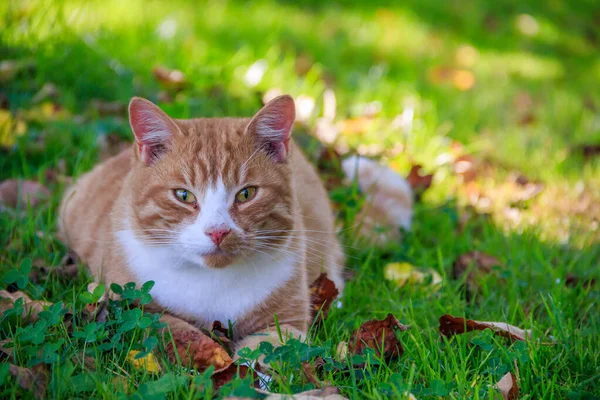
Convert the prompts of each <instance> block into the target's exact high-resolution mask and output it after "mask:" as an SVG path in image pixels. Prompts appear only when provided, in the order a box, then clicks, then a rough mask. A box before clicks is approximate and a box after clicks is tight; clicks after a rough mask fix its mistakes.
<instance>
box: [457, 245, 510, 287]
mask: <svg viewBox="0 0 600 400" xmlns="http://www.w3.org/2000/svg"><path fill="white" fill-rule="evenodd" d="M498 265H502V263H501V262H500V261H499V260H498V259H497V258H496V257H494V256H491V255H489V254H486V253H483V252H481V251H478V250H474V251H470V252H468V253H465V254H462V255H460V256H458V257H457V259H456V261H454V264H453V266H452V276H453V278H454V279H460V278H461V277H462V276H463V275H464V274H465V273H467V272H468V275H467V278H466V284H467V288H468V289H469V290H474V289H475V288H476V286H477V280H478V279H480V278H481V277H482V276H483V275H487V274H489V273H490V272H492V268H493V267H495V266H498Z"/></svg>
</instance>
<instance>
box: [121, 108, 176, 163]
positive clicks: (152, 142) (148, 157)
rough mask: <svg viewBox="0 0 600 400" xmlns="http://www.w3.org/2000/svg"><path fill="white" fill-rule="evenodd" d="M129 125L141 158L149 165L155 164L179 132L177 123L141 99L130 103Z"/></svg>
mask: <svg viewBox="0 0 600 400" xmlns="http://www.w3.org/2000/svg"><path fill="white" fill-rule="evenodd" d="M129 124H130V125H131V129H132V130H133V134H134V135H135V142H136V143H137V145H138V149H139V155H140V158H141V159H142V160H143V161H144V162H145V163H146V164H148V165H150V164H152V163H153V162H155V161H156V160H157V159H158V158H159V157H160V156H161V155H162V154H163V153H164V152H165V151H166V149H167V148H168V147H169V144H170V142H171V140H172V138H173V136H174V135H176V134H177V132H179V128H178V127H177V125H176V124H175V122H174V121H173V120H172V119H171V118H170V117H169V116H168V115H167V114H165V112H164V111H163V110H161V109H160V108H158V106H156V105H155V104H154V103H152V102H151V101H149V100H146V99H143V98H141V97H134V98H132V99H131V101H130V102H129Z"/></svg>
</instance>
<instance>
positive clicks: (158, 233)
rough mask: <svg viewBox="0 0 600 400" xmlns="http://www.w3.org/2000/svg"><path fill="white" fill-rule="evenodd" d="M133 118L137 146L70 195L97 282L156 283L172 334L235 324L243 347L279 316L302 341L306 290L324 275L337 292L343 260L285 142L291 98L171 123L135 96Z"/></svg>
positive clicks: (67, 224)
mask: <svg viewBox="0 0 600 400" xmlns="http://www.w3.org/2000/svg"><path fill="white" fill-rule="evenodd" d="M130 120H131V124H132V128H133V130H134V133H135V135H136V144H135V145H134V146H133V148H132V149H130V150H125V151H123V152H122V153H121V154H119V155H117V156H115V157H113V158H111V159H109V160H107V161H105V162H104V163H102V164H100V165H98V166H97V167H96V168H94V169H93V170H92V171H91V172H89V173H88V174H86V175H84V176H82V177H81V178H80V179H79V181H78V182H77V184H76V185H75V186H74V187H73V188H72V189H70V190H69V191H68V192H67V194H66V195H65V198H64V200H63V204H62V206H61V213H60V228H61V234H62V236H63V237H64V238H65V239H66V241H67V242H68V244H69V246H71V248H72V249H74V250H75V251H76V252H77V253H78V254H79V255H80V257H81V258H82V260H83V261H84V262H85V263H86V264H87V265H88V267H89V268H90V270H91V272H92V274H93V275H94V276H95V277H96V278H97V279H98V280H101V281H104V282H107V283H112V282H115V283H119V284H124V283H127V282H130V281H134V282H137V283H138V284H141V283H144V282H146V281H149V280H152V281H154V282H155V286H154V288H153V289H152V292H151V294H152V296H153V299H154V302H153V306H154V308H155V309H156V310H157V311H164V312H165V320H166V321H167V322H168V323H170V324H171V325H172V328H177V327H180V328H181V327H184V328H188V327H190V326H192V325H193V326H206V325H208V324H210V323H212V322H213V321H215V320H219V321H221V322H223V323H225V324H226V323H227V322H228V321H231V322H232V323H234V334H235V338H236V339H238V340H239V339H243V338H244V337H246V336H247V335H249V334H252V333H255V332H259V331H264V330H266V329H268V328H269V327H272V325H273V320H274V315H276V316H277V319H278V321H279V323H280V324H281V325H282V326H283V327H284V328H286V329H287V328H289V329H288V330H289V332H291V333H293V334H305V333H306V331H307V328H308V324H309V305H310V295H309V284H310V283H311V282H312V281H313V280H314V279H315V278H316V277H317V276H318V275H319V274H320V273H321V272H327V274H328V276H329V277H330V279H332V280H333V281H334V282H335V283H336V285H337V286H339V287H340V289H341V286H342V285H343V280H342V277H341V272H342V271H341V270H342V267H343V254H342V252H341V249H340V245H339V243H338V241H337V238H336V235H335V233H334V230H335V228H334V220H333V214H332V210H331V207H330V204H329V201H328V197H327V193H326V191H325V189H324V187H323V185H322V183H321V181H320V179H319V177H318V175H317V173H316V171H315V170H314V168H313V167H312V166H311V165H310V163H309V162H308V161H307V160H306V158H305V157H304V155H303V154H302V153H301V151H300V150H299V149H298V148H297V147H296V146H295V145H294V143H293V141H291V140H290V138H289V134H290V130H291V127H292V123H293V101H292V100H291V98H290V97H287V96H284V97H280V98H278V99H276V100H274V101H273V102H271V103H270V104H269V105H267V106H265V108H263V110H261V112H260V113H258V114H257V115H256V116H255V117H254V118H253V119H252V120H250V119H243V118H239V119H238V118H222V119H193V120H172V119H170V118H169V117H167V116H166V114H164V113H162V112H161V111H160V110H159V109H158V108H157V107H156V106H154V105H152V104H151V103H150V102H147V101H145V100H141V99H134V100H133V101H132V104H131V106H130ZM182 190H183V191H182ZM191 199H193V201H190V200H191ZM183 321H187V323H186V322H183ZM188 323H189V324H190V325H188ZM252 340H254V342H255V341H256V340H257V339H252ZM252 340H250V342H249V341H248V339H246V340H241V341H240V345H242V346H245V345H252V344H255V343H254V342H253V341H252ZM260 340H264V338H263V339H260Z"/></svg>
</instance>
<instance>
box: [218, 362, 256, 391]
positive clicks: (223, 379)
mask: <svg viewBox="0 0 600 400" xmlns="http://www.w3.org/2000/svg"><path fill="white" fill-rule="evenodd" d="M248 374H251V375H252V377H253V380H254V382H255V385H258V379H256V376H255V375H254V372H253V371H252V370H251V369H250V368H248V367H247V366H245V365H237V364H230V365H229V366H228V367H227V368H225V369H223V370H221V371H218V372H215V373H214V374H213V376H212V377H211V378H212V381H213V385H214V386H215V389H218V388H220V387H221V386H223V385H226V384H227V383H229V382H231V380H232V379H233V378H235V376H236V375H239V377H240V378H242V379H244V378H245V377H246V376H247V375H248Z"/></svg>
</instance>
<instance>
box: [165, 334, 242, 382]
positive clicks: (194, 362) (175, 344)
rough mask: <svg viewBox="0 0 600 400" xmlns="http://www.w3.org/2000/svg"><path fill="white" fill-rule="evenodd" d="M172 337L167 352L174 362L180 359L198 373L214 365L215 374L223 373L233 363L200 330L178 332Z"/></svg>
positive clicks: (223, 350)
mask: <svg viewBox="0 0 600 400" xmlns="http://www.w3.org/2000/svg"><path fill="white" fill-rule="evenodd" d="M171 336H172V341H170V342H168V343H167V345H166V346H165V350H166V353H167V356H168V357H169V359H170V360H171V361H172V362H177V358H179V360H180V361H181V364H182V365H185V366H188V367H190V368H193V369H194V370H196V371H203V370H205V369H206V368H208V367H209V366H211V365H213V366H214V367H215V372H218V371H222V370H224V369H226V368H227V367H229V366H230V365H231V364H232V363H233V360H232V359H231V357H230V356H229V354H227V352H226V351H225V349H224V348H223V347H221V346H220V345H219V344H218V343H217V342H215V341H214V340H212V339H211V338H210V337H208V336H206V335H205V334H204V333H202V332H201V331H200V330H197V329H193V330H192V329H188V330H176V331H174V332H172V333H171Z"/></svg>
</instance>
